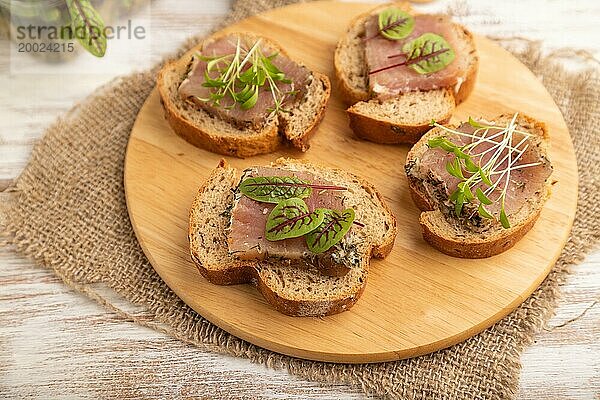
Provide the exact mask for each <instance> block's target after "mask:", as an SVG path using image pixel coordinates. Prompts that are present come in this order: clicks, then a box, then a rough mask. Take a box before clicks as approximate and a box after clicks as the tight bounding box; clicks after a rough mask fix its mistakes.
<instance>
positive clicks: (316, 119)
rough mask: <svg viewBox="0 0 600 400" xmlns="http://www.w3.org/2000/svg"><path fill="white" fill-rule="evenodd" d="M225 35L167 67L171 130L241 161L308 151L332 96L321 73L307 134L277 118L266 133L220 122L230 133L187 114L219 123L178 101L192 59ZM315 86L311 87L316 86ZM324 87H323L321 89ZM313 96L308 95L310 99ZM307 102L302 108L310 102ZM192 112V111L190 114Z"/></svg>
mask: <svg viewBox="0 0 600 400" xmlns="http://www.w3.org/2000/svg"><path fill="white" fill-rule="evenodd" d="M240 34H243V35H244V36H249V37H253V38H258V37H257V36H255V35H252V34H249V33H240ZM222 36H224V34H221V35H216V36H213V37H210V38H208V39H206V40H205V41H203V42H202V43H200V44H198V45H197V46H195V47H194V48H193V49H191V50H190V51H188V52H187V53H186V54H185V55H184V56H182V57H181V58H180V59H179V60H176V61H173V62H169V63H167V64H165V65H164V66H163V68H162V69H161V70H160V72H159V74H158V79H157V88H158V91H159V94H160V102H161V104H162V106H163V109H164V113H165V118H166V120H167V122H168V123H169V125H170V126H171V128H172V129H173V130H174V131H175V133H177V134H178V135H179V136H181V137H182V138H183V139H185V140H186V141H188V142H189V143H191V144H193V145H194V146H197V147H201V148H204V149H206V150H209V151H211V152H213V153H218V154H223V155H229V156H235V157H239V158H245V157H251V156H254V155H258V154H265V153H271V152H273V151H276V150H277V149H279V148H280V147H282V146H285V145H291V146H293V147H295V148H297V149H299V150H300V151H306V150H307V149H308V148H309V140H310V138H311V137H312V135H313V134H314V133H315V131H316V129H317V127H318V126H319V124H320V123H321V121H322V120H323V117H324V116H325V110H326V107H327V103H328V100H329V97H330V94H331V83H330V81H329V78H328V77H327V76H326V75H324V74H321V73H319V72H315V71H312V75H313V78H314V81H313V83H312V85H314V86H315V87H316V89H315V90H316V91H317V92H319V93H320V98H318V99H311V100H313V101H314V100H316V101H317V105H316V107H315V108H316V110H311V111H313V112H311V113H310V114H311V115H310V117H309V118H308V121H307V123H306V124H305V125H304V126H303V131H302V132H300V133H298V132H293V131H292V129H288V125H289V123H288V118H283V117H279V116H277V117H275V118H271V120H269V121H267V122H266V123H265V126H264V127H263V128H262V129H258V130H256V129H252V128H247V129H243V128H237V127H235V126H234V125H233V124H229V123H226V122H220V124H222V126H225V127H226V129H227V131H228V132H227V133H224V132H223V130H222V129H218V128H215V127H214V126H212V124H205V125H204V126H202V125H201V124H198V123H196V122H194V121H193V120H191V119H190V118H189V116H187V115H186V114H187V113H188V112H193V113H194V115H195V116H196V117H197V118H199V119H205V120H208V121H215V120H216V119H217V118H215V117H214V116H212V115H210V114H209V113H207V112H206V111H204V110H201V109H199V108H198V107H194V106H193V105H192V104H189V103H186V102H183V101H178V99H177V97H178V94H177V92H176V91H177V89H178V87H179V84H180V83H181V82H182V81H183V79H184V78H185V76H186V75H187V73H188V71H189V65H190V63H191V59H192V55H193V54H194V52H196V51H199V50H201V49H202V48H203V46H204V45H205V44H208V43H210V42H212V41H215V40H217V39H219V38H220V37H222ZM263 40H265V42H266V43H267V44H268V45H269V46H270V47H271V48H273V49H277V50H278V51H279V53H280V54H282V55H283V56H286V57H288V56H287V53H286V52H285V50H284V49H283V48H281V46H279V45H278V44H277V43H275V42H273V41H272V40H269V39H266V38H263ZM312 85H311V86H312ZM318 85H320V86H321V87H318ZM309 95H310V94H309V93H307V96H309ZM307 101H308V99H307V98H305V99H303V100H301V101H300V104H303V103H305V102H307ZM300 104H296V105H295V107H294V109H293V110H296V109H297V107H299V106H300ZM190 110H192V111H190Z"/></svg>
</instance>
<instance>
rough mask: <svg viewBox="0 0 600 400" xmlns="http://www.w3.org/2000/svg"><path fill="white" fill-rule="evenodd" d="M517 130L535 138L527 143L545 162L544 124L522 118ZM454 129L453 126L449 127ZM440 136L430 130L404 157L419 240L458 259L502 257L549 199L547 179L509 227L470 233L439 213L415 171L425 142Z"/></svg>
mask: <svg viewBox="0 0 600 400" xmlns="http://www.w3.org/2000/svg"><path fill="white" fill-rule="evenodd" d="M511 118H512V115H508V114H505V115H500V116H498V117H497V118H495V119H494V121H495V122H496V123H499V124H504V125H505V124H507V123H508V122H509V121H510V119H511ZM516 123H517V125H518V126H519V129H522V130H524V131H526V132H529V133H532V134H533V135H535V136H534V137H532V139H531V140H533V141H534V143H536V144H539V149H540V153H541V155H542V157H543V158H544V159H546V160H547V147H548V136H547V135H548V133H547V130H546V126H545V124H544V123H542V122H539V121H536V120H535V119H533V118H530V117H528V116H525V115H520V116H519V117H518V118H517V120H516ZM452 128H456V126H452ZM440 135H443V131H441V130H440V128H434V129H432V130H431V131H429V132H428V133H427V134H425V135H424V136H423V137H422V138H421V140H419V141H418V142H417V143H416V144H415V145H414V146H413V148H412V149H411V150H410V151H409V152H408V155H407V157H406V166H405V169H406V172H407V178H408V187H409V191H410V194H411V197H412V199H413V201H414V202H415V204H416V205H417V207H419V209H420V210H421V211H422V213H421V216H420V218H419V223H420V224H421V228H422V232H423V238H424V239H425V241H427V242H428V243H429V244H431V245H432V246H433V247H435V248H436V249H438V250H439V251H441V252H443V253H445V254H448V255H451V256H454V257H460V258H486V257H491V256H493V255H496V254H499V253H502V252H504V251H506V250H508V249H510V248H511V247H512V246H514V245H515V243H517V242H518V241H519V240H520V239H521V238H522V237H523V236H524V235H525V234H526V233H527V232H528V231H529V230H530V229H531V228H532V227H533V225H534V224H535V222H536V221H537V219H538V217H539V215H540V212H541V210H542V207H543V205H544V203H545V201H546V200H547V198H548V197H549V195H550V189H551V186H552V183H551V179H546V182H545V186H544V188H543V190H541V191H540V192H539V193H536V197H535V198H530V199H528V202H527V204H525V205H524V206H523V207H522V208H521V209H520V210H519V211H517V212H516V213H514V214H512V215H510V216H509V218H510V222H511V227H510V228H508V229H505V228H503V227H502V226H501V224H500V223H499V222H497V221H496V222H494V223H493V224H492V225H491V226H490V227H489V229H486V230H484V231H479V232H478V231H474V230H472V229H469V228H468V227H467V226H465V224H463V223H462V222H461V220H459V219H458V218H456V217H455V216H454V213H447V212H444V211H442V210H444V209H445V208H444V207H442V206H441V204H440V199H437V198H434V197H432V196H431V195H429V194H428V192H427V191H426V190H425V188H424V185H423V179H424V177H423V174H422V171H419V160H420V159H421V158H422V156H423V154H424V153H425V152H426V151H427V150H428V149H429V147H428V145H427V142H428V140H429V139H431V138H434V137H437V136H440Z"/></svg>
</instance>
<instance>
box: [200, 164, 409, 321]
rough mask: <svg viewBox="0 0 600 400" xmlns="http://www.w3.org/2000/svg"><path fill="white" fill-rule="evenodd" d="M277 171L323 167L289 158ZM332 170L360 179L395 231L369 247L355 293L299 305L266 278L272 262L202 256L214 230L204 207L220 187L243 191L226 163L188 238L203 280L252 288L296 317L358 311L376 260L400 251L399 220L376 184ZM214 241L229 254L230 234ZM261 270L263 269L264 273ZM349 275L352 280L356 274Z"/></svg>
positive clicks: (203, 194) (209, 184) (203, 190)
mask: <svg viewBox="0 0 600 400" xmlns="http://www.w3.org/2000/svg"><path fill="white" fill-rule="evenodd" d="M273 166H275V167H281V168H287V167H290V166H291V167H292V168H298V167H300V168H302V167H303V166H307V167H308V168H312V170H313V171H314V170H315V169H320V168H322V167H320V166H316V165H315V164H309V163H304V162H301V161H297V160H289V159H279V160H277V161H276V162H275V163H273ZM327 170H328V171H329V172H330V173H339V174H343V176H347V177H352V179H353V180H355V182H356V183H357V184H358V185H359V186H360V188H362V189H361V190H364V194H362V195H361V196H369V197H370V198H373V199H374V200H375V201H376V202H377V203H378V207H380V208H381V209H382V213H383V214H384V215H385V216H386V218H387V221H386V223H387V224H388V225H386V226H389V228H388V230H387V231H385V232H384V233H383V236H381V237H379V238H378V239H376V240H378V242H374V243H369V244H368V246H367V247H366V248H365V249H366V252H367V253H366V254H362V257H361V263H360V266H357V267H353V268H357V270H355V271H354V272H353V274H354V275H352V276H357V277H358V279H357V280H356V284H355V285H354V286H353V287H352V288H351V289H350V290H347V291H346V292H344V293H341V295H339V296H336V297H335V298H333V299H332V298H327V297H323V298H318V297H317V298H311V299H303V300H298V299H296V298H293V296H286V294H287V293H284V292H282V291H281V290H280V289H278V288H276V287H274V286H272V285H271V284H270V282H269V279H265V277H268V276H269V274H270V273H269V274H265V271H268V268H270V267H267V266H266V265H267V264H270V263H269V262H265V261H262V262H261V261H242V260H237V259H235V258H233V257H231V256H229V259H227V260H225V262H224V264H223V265H219V262H217V261H214V262H212V261H209V259H210V257H209V255H207V254H202V253H203V252H205V251H206V250H204V249H203V247H202V245H201V243H200V242H201V240H199V238H198V236H199V235H202V234H205V233H206V232H205V231H206V230H207V229H209V228H207V227H206V226H204V225H203V222H202V221H200V220H199V219H200V217H199V215H200V214H202V215H204V213H203V212H202V210H203V208H204V207H207V205H206V200H207V196H210V193H209V192H210V191H211V189H213V188H214V187H215V186H216V185H227V187H226V189H227V191H231V189H233V188H234V187H235V186H237V184H238V182H239V177H240V175H239V173H238V172H237V171H235V170H234V169H233V168H231V167H229V166H228V165H227V163H226V161H225V160H221V162H220V163H219V165H218V166H217V168H216V169H215V170H214V171H213V173H212V174H211V176H210V177H209V178H208V180H207V181H206V182H205V183H204V184H203V186H202V187H200V189H199V191H198V194H197V196H196V198H195V200H194V203H193V204H192V207H191V210H190V225H189V233H188V235H189V241H190V254H191V258H192V260H193V262H194V264H195V266H196V267H197V268H198V270H199V271H200V273H201V274H202V276H204V277H205V278H206V279H207V280H208V281H209V282H211V283H214V284H217V285H234V284H243V283H250V284H252V285H254V286H255V287H256V288H257V289H258V290H259V292H260V293H261V294H262V295H263V296H264V298H265V299H266V300H267V301H268V302H269V303H270V304H271V305H272V306H273V307H275V308H276V309H277V310H278V311H280V312H282V313H284V314H287V315H291V316H321V315H331V314H336V313H339V312H342V311H345V310H348V309H349V308H350V307H352V305H353V304H354V303H355V302H356V301H357V300H358V298H359V297H360V296H361V295H362V293H363V291H364V288H365V286H366V283H367V276H368V267H369V263H370V258H371V257H376V258H384V257H386V256H387V255H388V254H389V253H390V252H391V250H392V248H393V246H394V240H395V237H396V233H397V228H396V219H395V217H394V215H393V214H392V212H391V210H390V209H389V208H388V206H387V204H386V203H385V202H384V200H383V197H382V196H381V195H380V194H379V192H378V191H377V190H376V189H375V187H374V186H373V185H371V184H370V183H368V182H366V181H365V180H363V179H361V178H358V177H356V176H354V175H351V174H348V173H346V172H344V171H341V170H334V169H330V168H329V169H327ZM224 188H225V187H224ZM218 206H225V207H226V206H227V205H218V204H215V208H216V207H218ZM209 236H210V235H208V234H207V237H209ZM203 240H204V239H203ZM214 241H217V242H218V243H217V244H216V246H219V247H220V248H221V249H222V248H223V247H224V248H225V249H226V246H227V243H226V234H225V233H224V232H221V233H219V235H217V236H213V237H211V240H210V243H213V242H214ZM223 254H225V253H223ZM225 258H227V257H225ZM210 260H212V259H210ZM261 268H263V270H262V271H261ZM293 272H297V273H298V274H311V272H305V271H303V270H295V271H293ZM312 274H316V272H312ZM349 274H350V272H349ZM348 276H350V277H351V275H348ZM282 279H283V278H282ZM323 279H333V280H335V279H343V278H337V277H323ZM350 283H351V282H350ZM292 284H293V282H292ZM290 290H291V289H290ZM317 290H318V289H317Z"/></svg>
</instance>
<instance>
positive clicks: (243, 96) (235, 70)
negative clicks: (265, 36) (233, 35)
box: [196, 38, 297, 114]
mask: <svg viewBox="0 0 600 400" xmlns="http://www.w3.org/2000/svg"><path fill="white" fill-rule="evenodd" d="M277 55H278V54H277V53H274V54H271V55H268V56H267V55H265V54H264V53H263V51H262V49H261V39H258V40H257V41H256V42H255V43H254V44H253V45H252V47H250V49H246V48H244V47H243V46H242V44H241V41H240V39H239V38H238V41H237V45H236V49H235V52H234V53H233V54H226V55H220V56H214V57H208V56H204V55H201V54H197V55H196V57H197V58H198V59H199V60H201V61H204V62H206V70H205V71H204V83H203V84H202V86H204V87H206V88H209V89H210V94H209V96H208V97H207V98H197V99H198V100H200V101H203V102H208V103H212V104H213V105H214V106H217V107H219V106H221V103H220V101H221V100H222V99H223V98H225V97H228V98H230V99H232V100H233V104H232V105H230V106H227V107H225V108H226V109H232V108H233V107H235V105H236V104H238V105H239V106H240V108H241V109H242V110H249V109H251V108H252V107H254V106H255V105H256V103H257V102H258V98H259V96H260V94H261V93H262V89H263V88H265V90H264V91H265V92H269V93H271V95H272V96H273V103H274V107H272V108H269V113H271V114H272V113H277V112H280V111H284V107H283V106H284V102H285V100H286V98H287V96H290V95H294V94H295V93H297V91H295V90H293V82H292V81H291V80H290V79H288V78H287V77H286V75H285V73H284V72H283V71H281V70H280V69H279V68H278V67H277V66H275V64H273V62H272V60H274V59H275V58H276V57H277ZM280 83H282V84H290V85H292V90H290V91H286V92H282V91H281V89H280V88H279V87H278V84H280Z"/></svg>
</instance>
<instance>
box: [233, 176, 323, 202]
mask: <svg viewBox="0 0 600 400" xmlns="http://www.w3.org/2000/svg"><path fill="white" fill-rule="evenodd" d="M239 190H240V193H242V194H244V195H245V196H247V197H249V198H251V199H252V200H256V201H262V202H264V203H275V204H277V203H279V202H280V201H281V200H287V199H291V198H292V197H297V198H299V199H305V198H307V197H308V196H310V195H311V194H312V188H311V187H310V182H308V181H303V180H302V179H299V178H297V177H295V176H257V177H252V178H246V179H244V180H243V181H242V183H240V186H239Z"/></svg>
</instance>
